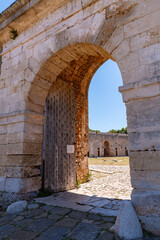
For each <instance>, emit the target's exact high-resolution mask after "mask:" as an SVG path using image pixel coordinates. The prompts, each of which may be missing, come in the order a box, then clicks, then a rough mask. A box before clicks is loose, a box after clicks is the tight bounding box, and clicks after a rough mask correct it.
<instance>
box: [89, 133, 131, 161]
mask: <svg viewBox="0 0 160 240" xmlns="http://www.w3.org/2000/svg"><path fill="white" fill-rule="evenodd" d="M88 137H89V141H88V156H89V157H104V156H128V134H115V133H94V132H89V136H88Z"/></svg>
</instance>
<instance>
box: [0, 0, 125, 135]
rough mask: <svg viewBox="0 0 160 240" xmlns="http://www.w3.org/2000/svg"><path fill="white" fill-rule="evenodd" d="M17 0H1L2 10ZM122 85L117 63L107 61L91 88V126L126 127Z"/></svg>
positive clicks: (108, 128)
mask: <svg viewBox="0 0 160 240" xmlns="http://www.w3.org/2000/svg"><path fill="white" fill-rule="evenodd" d="M13 2H15V0H0V12H2V11H4V10H5V9H6V8H7V7H8V6H10V5H11V4H12V3H13ZM119 86H122V78H121V73H120V71H119V68H118V66H117V64H116V63H115V62H113V61H111V60H108V61H107V62H105V63H104V64H103V65H102V66H101V67H100V68H99V69H98V70H97V72H96V73H95V75H94V76H93V78H92V81H91V84H90V88H89V127H90V128H91V129H94V130H100V131H104V132H107V131H109V130H111V129H121V128H122V127H126V126H127V123H126V108H125V105H124V103H123V102H122V96H121V94H120V93H119V92H118V87H119Z"/></svg>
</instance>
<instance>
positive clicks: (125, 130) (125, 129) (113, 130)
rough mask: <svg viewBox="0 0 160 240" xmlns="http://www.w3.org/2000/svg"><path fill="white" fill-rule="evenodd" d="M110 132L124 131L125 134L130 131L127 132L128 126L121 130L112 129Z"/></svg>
mask: <svg viewBox="0 0 160 240" xmlns="http://www.w3.org/2000/svg"><path fill="white" fill-rule="evenodd" d="M109 133H123V134H127V133H128V132H127V127H125V128H122V129H120V130H115V129H112V130H110V131H109Z"/></svg>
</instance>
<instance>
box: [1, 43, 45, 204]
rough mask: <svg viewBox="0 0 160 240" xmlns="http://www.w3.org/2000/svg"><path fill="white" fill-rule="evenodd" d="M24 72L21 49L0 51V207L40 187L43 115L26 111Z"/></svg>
mask: <svg viewBox="0 0 160 240" xmlns="http://www.w3.org/2000/svg"><path fill="white" fill-rule="evenodd" d="M28 70H29V69H28V59H27V57H26V53H25V52H23V51H22V47H21V46H20V47H17V48H15V49H13V50H12V51H10V52H8V53H5V51H2V65H1V76H0V192H1V193H0V197H1V201H2V204H3V205H4V204H8V203H9V202H11V201H15V200H18V199H22V198H26V197H29V196H30V195H34V192H35V191H37V190H39V188H40V186H41V180H40V165H41V148H42V147H41V142H42V141H41V139H42V128H43V115H42V113H43V111H41V113H40V111H39V108H38V107H37V108H36V111H34V112H33V111H32V110H26V109H27V99H26V96H27V93H28V89H29V88H30V82H29V80H28V79H27V72H28ZM30 77H31V76H30ZM32 107H33V106H32ZM38 111H39V112H38Z"/></svg>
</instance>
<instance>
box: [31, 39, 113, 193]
mask: <svg viewBox="0 0 160 240" xmlns="http://www.w3.org/2000/svg"><path fill="white" fill-rule="evenodd" d="M109 58H111V56H110V55H109V54H108V53H107V52H106V51H105V50H104V49H102V48H101V47H99V46H96V45H93V44H87V43H86V44H74V45H70V46H68V47H66V48H64V49H62V50H60V51H59V52H57V53H56V54H54V55H53V56H52V57H50V58H49V59H48V60H47V61H46V62H45V63H44V64H43V66H42V67H41V68H40V70H39V71H38V73H37V74H36V76H35V79H34V81H33V83H32V88H31V90H30V91H29V96H28V98H29V100H30V103H29V104H28V109H29V110H30V111H37V106H38V111H39V113H40V114H42V115H43V110H44V127H43V134H42V135H43V136H42V139H43V150H42V162H43V164H42V171H41V173H42V183H43V186H42V188H43V189H50V190H51V191H55V192H56V191H61V190H62V191H63V190H67V189H70V188H74V187H75V185H76V181H75V180H76V179H78V181H83V179H84V176H86V175H87V174H88V89H89V85H90V82H91V79H92V77H93V75H94V73H95V72H96V71H97V69H98V68H99V67H100V66H101V65H102V64H103V63H104V62H105V61H107V60H108V59H109ZM35 86H36V87H35ZM33 88H35V90H38V93H37V91H36V93H35V92H34V91H33ZM62 89H63V91H62ZM68 89H70V90H68ZM71 92H72V94H71ZM35 94H36V95H37V94H38V95H39V98H38V100H37V97H36V101H37V102H36V101H34V100H33V99H35V97H34V95H35ZM67 103H68V105H67ZM35 105H36V107H35ZM74 126H75V127H74ZM72 130H73V131H72ZM69 136H70V137H69ZM62 139H63V140H62ZM69 149H70V150H69ZM71 149H72V151H71ZM101 152H102V151H101V150H100V149H98V152H97V154H98V155H99V156H100V154H101ZM108 152H109V150H108V148H107V146H106V153H105V154H108ZM103 154H104V150H103ZM71 169H72V170H71ZM70 177H71V178H72V179H70ZM54 182H56V184H57V186H56V187H55V186H54ZM69 183H70V184H69Z"/></svg>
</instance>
